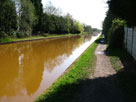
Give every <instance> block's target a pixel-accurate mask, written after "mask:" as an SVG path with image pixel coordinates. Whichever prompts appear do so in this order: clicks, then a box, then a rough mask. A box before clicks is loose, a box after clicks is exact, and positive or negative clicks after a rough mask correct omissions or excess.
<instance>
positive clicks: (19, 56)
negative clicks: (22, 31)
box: [0, 35, 98, 102]
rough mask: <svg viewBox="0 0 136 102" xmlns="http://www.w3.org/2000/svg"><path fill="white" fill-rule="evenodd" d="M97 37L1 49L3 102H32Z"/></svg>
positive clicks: (37, 42)
mask: <svg viewBox="0 0 136 102" xmlns="http://www.w3.org/2000/svg"><path fill="white" fill-rule="evenodd" d="M97 37H98V36H92V37H91V36H90V35H85V36H71V37H64V38H53V39H45V40H37V41H29V42H21V43H13V44H5V45H0V102H33V101H34V99H35V98H37V97H38V96H39V95H40V94H41V93H42V92H43V91H44V90H45V89H47V88H48V87H49V86H50V85H51V84H52V83H53V82H54V81H55V80H56V79H57V78H58V77H59V76H60V75H62V73H63V72H64V71H65V70H66V69H67V68H68V67H69V66H70V65H71V64H72V63H73V62H74V61H75V60H76V59H77V58H78V57H79V56H80V55H81V54H82V53H83V52H84V51H85V50H86V49H87V48H88V47H89V45H90V44H91V43H92V42H93V41H94V40H95V39H96V38H97Z"/></svg>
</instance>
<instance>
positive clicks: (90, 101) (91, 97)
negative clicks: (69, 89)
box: [73, 39, 124, 102]
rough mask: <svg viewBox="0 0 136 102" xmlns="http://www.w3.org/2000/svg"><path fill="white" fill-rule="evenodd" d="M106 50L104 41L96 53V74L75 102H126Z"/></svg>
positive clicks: (80, 91) (86, 82) (85, 83)
mask: <svg viewBox="0 0 136 102" xmlns="http://www.w3.org/2000/svg"><path fill="white" fill-rule="evenodd" d="M105 50H106V44H105V43H104V39H102V40H101V41H100V44H99V45H98V47H97V49H96V51H95V54H96V57H97V61H96V67H95V71H94V74H93V75H90V77H89V78H88V79H86V80H84V82H83V83H84V84H83V85H82V87H81V89H80V90H79V91H78V92H77V93H76V94H75V96H74V99H73V102H124V99H123V95H122V92H121V90H120V88H119V85H118V80H117V78H116V72H115V71H114V69H113V68H112V65H111V63H110V60H109V57H108V56H107V55H106V54H105Z"/></svg>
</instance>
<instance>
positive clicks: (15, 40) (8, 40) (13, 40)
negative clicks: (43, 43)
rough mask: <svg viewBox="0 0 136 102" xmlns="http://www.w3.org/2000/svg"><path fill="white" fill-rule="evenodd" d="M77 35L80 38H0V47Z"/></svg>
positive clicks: (63, 35)
mask: <svg viewBox="0 0 136 102" xmlns="http://www.w3.org/2000/svg"><path fill="white" fill-rule="evenodd" d="M77 35H79V36H80V35H81V34H61V35H56V34H52V35H46V36H32V37H27V38H0V45H3V44H11V43H21V42H28V41H36V40H45V39H54V38H65V37H70V36H77Z"/></svg>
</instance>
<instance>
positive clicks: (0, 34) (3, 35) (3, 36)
mask: <svg viewBox="0 0 136 102" xmlns="http://www.w3.org/2000/svg"><path fill="white" fill-rule="evenodd" d="M7 37H8V35H7V34H6V33H5V32H4V31H0V38H7Z"/></svg>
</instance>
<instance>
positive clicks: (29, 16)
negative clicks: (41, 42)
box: [20, 0, 36, 36]
mask: <svg viewBox="0 0 136 102" xmlns="http://www.w3.org/2000/svg"><path fill="white" fill-rule="evenodd" d="M20 13H21V15H20V31H21V32H24V33H25V36H30V35H31V33H32V25H33V22H34V21H35V19H36V17H35V14H34V6H33V4H32V3H31V1H29V0H21V8H20Z"/></svg>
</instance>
